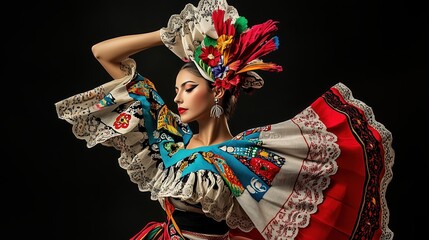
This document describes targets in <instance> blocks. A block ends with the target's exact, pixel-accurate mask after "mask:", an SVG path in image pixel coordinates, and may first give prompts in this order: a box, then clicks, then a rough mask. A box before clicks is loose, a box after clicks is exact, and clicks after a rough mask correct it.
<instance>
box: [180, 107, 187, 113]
mask: <svg viewBox="0 0 429 240" xmlns="http://www.w3.org/2000/svg"><path fill="white" fill-rule="evenodd" d="M177 110H178V111H179V114H182V113H184V112H186V111H188V109H186V108H180V107H179V108H177Z"/></svg>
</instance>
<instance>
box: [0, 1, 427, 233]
mask: <svg viewBox="0 0 429 240" xmlns="http://www.w3.org/2000/svg"><path fill="white" fill-rule="evenodd" d="M186 3H187V2H186V1H143V0H140V1H136V0H122V1H110V0H109V1H107V0H106V1H101V0H97V1H51V2H46V1H43V2H34V1H33V2H29V3H21V2H11V5H12V6H11V7H8V8H4V9H3V12H4V13H5V14H3V16H2V20H3V21H2V22H3V37H2V38H3V51H4V54H3V57H4V59H3V62H6V63H4V64H3V67H2V69H3V73H4V77H3V88H2V90H3V93H4V97H3V102H2V103H3V111H2V112H3V113H2V122H3V124H2V125H3V132H4V133H6V134H4V137H5V139H4V142H6V143H3V148H2V149H3V153H4V154H3V161H2V162H3V165H2V166H3V167H2V171H1V175H0V177H1V178H0V179H1V187H2V189H3V191H2V192H3V194H2V198H3V204H2V206H3V208H2V211H3V213H4V214H2V216H3V220H4V222H3V224H2V227H1V228H2V229H4V230H5V231H2V232H4V234H5V236H8V235H9V236H15V237H13V239H25V238H29V237H34V238H41V239H128V238H129V237H131V236H132V235H133V234H135V233H136V232H137V231H138V230H140V229H141V228H142V227H143V226H144V225H145V224H146V223H147V222H149V221H152V220H162V219H163V218H164V215H163V212H162V211H161V208H160V207H159V204H158V203H157V202H156V201H151V200H149V197H150V196H149V194H148V193H141V192H139V191H138V189H137V185H135V184H133V183H131V182H130V181H129V178H128V175H127V174H126V172H125V171H124V170H122V169H121V168H120V167H119V165H118V163H117V158H118V153H117V152H116V151H115V150H113V149H109V148H106V147H101V146H97V147H94V148H91V149H88V148H87V147H86V145H85V142H83V141H81V140H77V139H76V138H75V137H74V136H73V134H72V132H71V125H70V124H68V123H66V122H65V121H62V120H59V119H58V118H57V115H56V112H55V106H54V104H55V102H57V101H59V100H62V99H63V98H66V97H68V96H71V95H73V94H76V93H79V92H82V91H86V90H89V89H91V88H93V87H95V86H98V85H100V84H102V83H104V82H106V81H108V80H109V79H110V78H109V77H108V75H107V73H106V72H104V70H103V69H102V68H101V66H100V65H99V64H98V62H96V60H95V59H94V58H93V56H92V53H91V51H90V48H91V46H92V45H93V44H94V43H97V42H99V41H101V40H105V39H107V38H111V37H115V36H119V35H124V34H133V33H141V32H146V31H152V30H156V29H159V28H161V27H164V26H165V25H166V23H167V20H168V18H169V16H170V15H171V14H175V13H178V12H180V10H182V9H183V7H184V5H185V4H186ZM191 3H194V4H195V5H196V4H197V1H191ZM229 4H230V5H233V6H235V7H236V8H237V9H238V11H239V13H240V15H242V16H245V17H246V18H247V19H248V20H249V25H254V24H256V23H261V22H263V21H265V20H268V19H269V18H271V19H274V20H278V21H279V22H280V23H279V31H278V36H279V38H280V48H279V50H278V51H276V52H274V53H272V54H270V55H269V56H268V57H266V58H265V59H266V61H268V60H269V61H274V62H277V63H280V64H281V65H282V66H283V67H284V71H283V72H281V73H265V72H262V73H261V75H262V76H264V79H265V87H264V88H263V89H262V90H261V91H259V92H257V93H256V94H255V95H254V96H252V97H248V96H245V95H243V96H242V97H241V98H240V100H239V106H238V109H237V112H236V114H235V115H234V117H233V118H232V119H231V130H232V131H233V132H234V133H238V132H240V131H241V130H244V129H247V128H251V127H255V126H261V125H263V124H267V123H275V122H278V121H282V120H286V119H288V118H291V117H293V116H294V115H295V114H297V113H298V112H300V111H301V110H303V109H304V108H305V107H307V106H308V105H309V104H310V103H311V102H312V101H314V100H315V99H316V98H317V97H318V96H319V95H320V94H322V93H323V92H325V91H326V90H327V89H328V88H329V87H330V86H332V85H334V84H335V83H337V82H343V83H345V84H346V85H347V86H348V87H350V88H351V89H352V91H353V95H354V97H355V98H358V99H360V100H363V101H364V102H366V103H367V104H368V105H369V106H371V107H372V109H373V111H374V113H375V117H376V120H377V121H379V122H381V123H383V124H384V125H385V126H386V128H387V129H389V130H390V131H391V132H392V134H393V147H394V149H395V153H396V159H395V164H394V167H393V175H394V177H393V180H392V182H391V183H390V185H389V187H388V190H387V200H388V205H389V207H390V224H389V226H390V228H391V230H392V231H393V232H394V233H395V237H394V239H399V240H402V239H418V238H417V237H418V236H421V235H422V233H423V232H426V231H424V227H425V226H426V225H427V220H425V219H424V218H423V214H424V212H425V211H426V209H427V207H426V204H427V201H426V199H425V198H424V197H423V196H424V195H426V194H427V193H426V192H427V186H426V185H424V184H425V183H426V182H427V170H428V168H427V165H428V164H427V161H428V154H427V151H426V150H427V147H428V141H427V136H428V130H427V120H428V110H427V103H428V101H427V98H426V94H427V90H426V89H427V88H426V85H427V82H428V80H429V78H428V74H427V72H428V63H429V61H428V42H429V41H428V40H429V39H428V30H429V29H428V22H427V20H428V19H427V17H428V14H429V12H428V6H427V1H416V0H412V1H407V0H393V1H382V0H361V1H357V0H342V1H340V0H333V1H305V0H294V1H290V0H286V1H274V0H268V1H256V2H253V1H244V0H235V1H233V0H230V1H229ZM8 11H10V13H11V14H12V17H6V15H7V14H6V13H7V12H8ZM134 58H135V59H136V60H137V62H138V63H139V65H138V68H139V72H141V73H144V75H145V76H147V77H149V78H150V79H152V80H153V81H154V82H155V83H156V84H157V88H158V91H159V92H160V94H161V95H162V96H164V99H165V100H166V101H167V103H168V104H169V106H173V107H174V105H173V103H172V98H173V94H174V88H173V86H174V79H175V75H176V73H177V70H178V68H179V67H180V65H181V64H182V63H181V61H180V60H179V59H178V58H177V57H176V56H174V55H173V54H172V53H171V52H169V51H168V50H167V48H165V47H163V46H161V47H158V48H154V49H150V50H147V51H145V52H143V53H141V54H139V55H136V56H135V57H134ZM8 232H9V233H8ZM419 232H420V233H419ZM6 239H9V238H6Z"/></svg>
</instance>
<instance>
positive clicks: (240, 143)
mask: <svg viewBox="0 0 429 240" xmlns="http://www.w3.org/2000/svg"><path fill="white" fill-rule="evenodd" d="M219 9H220V10H222V11H221V12H223V13H221V12H218V13H221V14H225V17H224V16H223V15H222V18H224V19H225V18H227V19H232V21H231V22H230V23H231V24H232V23H234V20H236V19H238V14H237V12H236V10H235V9H234V8H233V7H232V6H228V5H227V4H226V2H225V1H213V0H208V1H206V0H203V1H201V2H200V4H199V5H198V6H197V7H194V6H192V5H189V4H188V5H187V6H186V7H185V9H184V10H183V11H182V13H181V14H179V15H175V16H173V17H172V18H171V19H170V21H169V25H168V27H167V28H165V29H163V31H162V33H161V34H162V39H163V41H164V43H166V46H167V47H169V48H170V49H172V51H173V52H174V53H175V54H177V55H178V56H180V58H181V59H184V60H192V61H194V62H195V63H197V64H200V66H202V65H201V64H203V63H202V62H203V60H204V56H203V55H204V54H203V55H201V53H202V52H204V51H206V50H207V49H206V50H204V49H200V50H197V49H196V48H195V46H197V48H198V46H200V45H201V44H200V43H197V44H195V39H197V38H199V37H200V39H201V41H200V42H205V45H204V44H202V45H203V48H204V47H206V48H208V46H212V45H210V43H209V41H208V40H203V39H204V38H206V37H207V36H209V35H210V34H212V36H213V29H210V28H209V27H207V29H208V30H204V27H206V26H205V24H206V25H210V26H212V25H213V23H211V21H210V19H211V17H212V15H213V14H212V13H213V12H216V11H217V10H219ZM207 13H210V14H207ZM183 19H186V20H187V21H186V24H187V25H186V26H185V25H184V24H183V22H184V20H183ZM193 21H194V22H193ZM197 23H198V24H197ZM203 23H204V24H203ZM215 25H216V24H215ZM218 27H219V25H218ZM185 28H186V29H185ZM218 30H219V29H217V31H215V32H216V33H219V31H218ZM210 31H212V32H210ZM237 31H238V30H237ZM209 32H210V34H208V33H209ZM243 32H245V31H243ZM174 33H176V35H174ZM202 33H203V34H202ZM189 34H190V35H189ZM218 35H219V34H218ZM189 36H192V37H189ZM187 37H189V38H188V40H190V41H187V40H186V39H187ZM217 37H219V36H217ZM256 39H258V38H256ZM265 40H266V38H264V41H265ZM179 45H180V47H179ZM198 51H200V52H199V55H198V56H196V55H195V52H198ZM211 53H216V52H215V51H214V50H213V49H211ZM214 55H215V54H214ZM230 55H231V54H230ZM220 56H221V58H222V57H224V56H225V54H224V53H223V54H220ZM231 58H232V57H230V59H231ZM221 61H223V63H224V65H225V63H226V60H225V59H221ZM252 63H254V61H253V62H252ZM259 64H260V65H259V66H261V64H262V62H259ZM208 65H209V66H210V67H207V66H206V68H205V69H206V70H207V69H209V70H210V69H211V71H206V70H203V72H205V74H207V73H208V74H207V75H210V74H211V73H214V71H213V69H214V68H215V67H213V66H212V65H210V64H208ZM262 65H263V64H262ZM122 66H123V70H124V71H125V72H126V76H125V77H124V78H121V79H115V80H113V81H110V82H108V83H106V84H103V85H101V86H99V87H97V88H95V89H92V90H90V91H87V92H83V93H80V94H77V95H75V96H71V97H69V98H67V99H64V100H62V101H59V102H57V103H56V110H57V113H58V116H59V118H61V119H64V120H66V121H67V122H69V123H70V124H72V130H73V133H74V134H75V136H76V137H77V138H78V139H83V140H85V141H86V142H87V146H88V147H93V146H95V145H97V144H101V145H105V146H109V147H114V148H116V149H117V150H119V151H120V157H119V166H120V167H121V168H123V169H125V170H126V171H127V173H128V175H129V176H130V179H131V181H132V182H134V183H136V184H137V185H138V189H139V190H140V191H143V192H150V193H151V199H152V200H158V201H159V202H160V203H161V206H162V207H163V208H164V209H165V210H166V213H167V216H168V218H167V221H166V222H165V223H156V222H151V223H148V224H147V225H146V227H145V228H144V229H143V230H142V231H141V232H139V233H137V234H136V235H135V236H134V237H133V238H132V239H229V233H228V229H240V230H241V231H243V232H251V231H256V232H257V233H258V236H259V237H263V239H335V240H341V239H392V238H393V232H392V231H391V230H390V229H389V227H388V223H389V209H388V206H387V203H386V198H385V197H386V189H387V187H388V184H389V182H390V181H391V178H392V165H393V162H394V150H393V149H392V147H391V144H392V135H391V133H390V132H389V131H388V130H387V129H386V128H385V127H384V126H383V124H381V123H379V122H377V121H376V120H375V117H374V114H373V112H372V109H371V107H369V106H367V105H366V104H365V103H364V102H362V101H360V100H358V99H355V98H354V97H353V95H352V92H351V90H350V89H349V88H348V87H347V86H345V85H344V84H342V83H338V84H336V85H334V86H332V87H331V88H330V89H328V90H327V91H326V92H325V93H324V94H323V95H321V96H320V97H318V98H317V99H316V100H315V101H314V102H313V103H312V104H310V105H309V106H308V107H307V108H305V109H304V110H303V111H301V112H300V113H299V114H297V115H296V116H295V117H293V118H291V119H288V120H286V121H282V122H278V123H273V124H269V125H265V126H257V127H255V128H252V129H247V130H244V131H242V132H241V133H239V134H237V135H236V136H235V137H234V138H233V139H231V140H228V141H225V142H222V143H219V144H215V145H211V146H201V147H197V148H193V149H188V148H187V144H188V143H189V140H190V139H191V137H192V134H193V133H192V131H191V128H190V127H189V126H188V125H187V124H185V123H183V122H181V120H180V117H179V116H178V115H177V114H175V113H174V112H172V111H171V110H170V109H169V108H167V106H166V105H165V103H164V101H163V99H162V98H161V96H160V95H158V92H157V90H156V88H155V86H154V84H153V83H152V82H151V81H150V80H149V79H148V78H146V77H144V76H143V75H141V74H140V73H138V71H137V70H136V69H137V67H136V63H135V61H134V60H133V59H126V60H124V61H123V62H122ZM270 66H271V67H275V68H277V70H279V69H278V66H273V65H270ZM203 69H204V68H203ZM254 69H255V68H252V69H251V71H252V70H254ZM251 71H247V72H246V74H247V76H250V77H251V80H250V81H251V82H252V83H255V82H259V83H260V82H261V81H260V80H261V78H260V77H259V76H258V75H257V74H255V73H253V72H251ZM224 76H225V74H224ZM208 77H210V78H213V79H216V80H214V81H213V82H215V83H216V81H217V84H222V83H220V82H219V81H221V80H222V78H218V77H216V74H214V75H213V76H208ZM252 77H253V78H252ZM229 79H230V80H231V79H232V78H229ZM218 80H219V81H218ZM234 83H235V82H233V81H232V80H231V81H230V83H229V84H231V85H225V86H226V87H228V86H230V87H231V89H234V87H237V86H240V85H234ZM240 87H241V88H243V86H240ZM177 200H178V201H180V202H182V203H185V204H189V205H192V206H198V207H199V208H200V209H201V211H202V213H203V214H202V215H205V217H207V218H209V219H211V220H212V222H213V224H214V225H213V226H214V228H216V227H217V225H216V224H217V223H220V225H219V227H222V226H224V227H225V226H226V230H225V232H226V234H223V235H222V234H221V235H219V234H217V233H213V234H212V233H210V232H205V236H202V237H200V238H199V236H198V235H199V234H198V233H196V232H193V231H188V230H187V229H186V228H185V229H183V228H182V226H181V220H179V219H180V211H178V210H175V204H174V202H173V203H172V202H171V201H177ZM176 206H177V205H176ZM176 213H179V214H178V217H177V218H176V216H175V214H176ZM198 215H201V214H198ZM222 224H223V225H222ZM209 228H210V227H209ZM210 234H212V235H213V237H210ZM201 235H204V234H201ZM160 236H161V237H160ZM315 236H316V237H315ZM255 238H257V237H255Z"/></svg>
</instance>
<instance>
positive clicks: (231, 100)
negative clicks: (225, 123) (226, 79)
mask: <svg viewBox="0 0 429 240" xmlns="http://www.w3.org/2000/svg"><path fill="white" fill-rule="evenodd" d="M183 69H186V70H187V71H189V72H190V73H192V74H193V75H195V76H197V77H202V78H204V77H203V75H201V73H200V71H199V70H198V68H197V66H196V65H195V63H194V62H192V61H190V62H186V63H185V64H183V66H182V67H181V68H180V70H183ZM204 79H205V78H204ZM206 82H207V86H208V87H209V88H210V89H213V88H214V86H213V82H210V81H208V80H207V79H206ZM237 101H238V98H237V96H235V95H234V94H232V93H231V91H228V90H226V91H225V93H224V95H223V104H222V107H223V109H224V114H225V117H226V118H227V119H229V118H230V117H231V115H232V114H233V113H234V111H235V107H236V106H237Z"/></svg>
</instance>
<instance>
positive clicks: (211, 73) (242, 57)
mask: <svg viewBox="0 0 429 240" xmlns="http://www.w3.org/2000/svg"><path fill="white" fill-rule="evenodd" d="M212 19H213V24H214V29H215V30H216V33H217V35H218V38H217V39H214V38H212V37H210V36H208V35H206V36H205V37H204V40H203V41H202V42H201V44H200V45H199V46H198V47H197V48H196V49H195V51H194V59H193V60H194V61H195V63H196V64H197V65H198V67H200V72H201V73H202V74H203V75H205V78H206V79H208V80H211V81H213V82H214V85H215V86H218V87H222V88H224V89H226V90H229V91H231V92H232V93H233V94H235V95H237V94H238V93H239V91H240V89H245V90H252V89H255V88H260V87H262V85H263V79H262V78H261V77H260V76H259V75H258V74H256V73H255V72H254V71H255V70H263V71H275V72H280V71H282V67H281V66H279V65H277V64H275V63H265V62H263V61H262V60H261V59H260V57H262V56H264V55H266V54H268V53H270V52H272V51H275V50H277V49H278V46H279V41H278V37H277V36H272V34H273V33H274V32H275V31H276V30H277V26H276V24H277V22H275V21H273V20H268V21H266V22H264V23H262V24H258V25H254V26H253V27H251V28H248V26H247V23H248V22H247V19H246V18H245V17H241V16H240V17H238V18H237V19H236V20H235V22H234V23H233V19H231V18H227V19H225V11H224V10H222V9H217V10H215V11H213V14H212Z"/></svg>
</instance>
